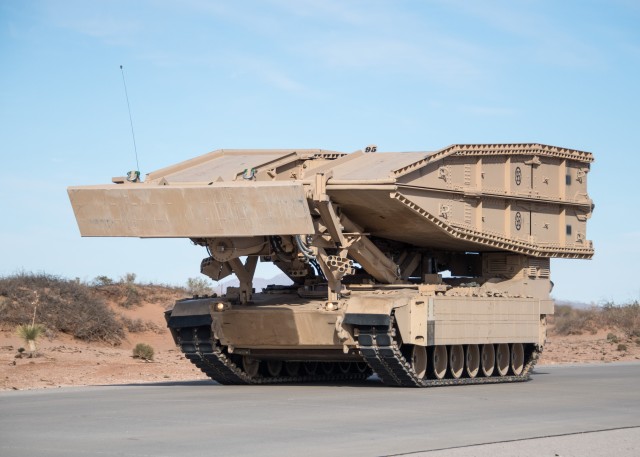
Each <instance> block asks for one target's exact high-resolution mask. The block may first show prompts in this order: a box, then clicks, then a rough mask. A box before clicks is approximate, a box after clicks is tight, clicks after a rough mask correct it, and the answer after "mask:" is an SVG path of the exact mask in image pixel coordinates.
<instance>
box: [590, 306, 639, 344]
mask: <svg viewBox="0 0 640 457" xmlns="http://www.w3.org/2000/svg"><path fill="white" fill-rule="evenodd" d="M600 319H601V321H602V323H601V325H602V326H603V327H609V328H618V329H620V330H621V331H623V332H624V333H625V335H626V336H627V337H629V338H633V337H636V336H640V303H638V302H637V301H635V302H632V303H629V304H626V305H620V306H618V305H615V304H613V303H606V304H604V305H603V306H602V312H601V314H600Z"/></svg>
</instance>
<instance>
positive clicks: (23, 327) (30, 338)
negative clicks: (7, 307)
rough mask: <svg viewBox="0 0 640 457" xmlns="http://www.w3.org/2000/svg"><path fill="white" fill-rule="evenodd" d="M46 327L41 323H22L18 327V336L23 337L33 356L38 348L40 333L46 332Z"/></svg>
mask: <svg viewBox="0 0 640 457" xmlns="http://www.w3.org/2000/svg"><path fill="white" fill-rule="evenodd" d="M44 331H45V328H44V326H42V325H40V324H35V323H31V324H20V325H18V328H17V329H16V333H18V336H19V337H20V338H22V339H23V340H24V341H25V343H27V345H28V346H29V352H31V356H33V355H34V354H35V352H36V350H37V347H36V342H37V341H38V338H40V335H41V334H42V333H44Z"/></svg>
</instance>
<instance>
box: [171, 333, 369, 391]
mask: <svg viewBox="0 0 640 457" xmlns="http://www.w3.org/2000/svg"><path fill="white" fill-rule="evenodd" d="M175 330H176V334H177V337H178V338H177V342H178V344H179V346H180V349H181V350H182V352H183V353H184V355H185V357H186V358H187V359H189V360H190V361H191V362H192V363H193V364H194V365H195V366H197V367H198V368H199V369H200V370H202V372H204V373H205V374H206V375H207V376H209V377H210V378H211V379H213V380H214V381H217V382H219V383H220V384H227V385H234V384H236V385H237V384H284V383H305V382H344V381H362V380H364V379H367V378H368V377H369V376H371V372H370V371H369V370H366V371H364V372H362V373H331V374H321V373H318V374H308V375H299V376H262V375H257V376H253V377H251V376H249V375H247V373H246V372H245V371H244V370H243V369H242V368H241V367H240V366H238V365H237V364H236V363H235V362H234V361H233V360H232V356H230V354H228V353H226V351H225V350H224V349H223V348H222V347H221V346H220V345H219V344H218V342H217V341H216V340H215V338H214V337H213V334H212V332H211V328H210V327H207V326H200V327H186V328H178V329H175Z"/></svg>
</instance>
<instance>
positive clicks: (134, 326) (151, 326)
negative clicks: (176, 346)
mask: <svg viewBox="0 0 640 457" xmlns="http://www.w3.org/2000/svg"><path fill="white" fill-rule="evenodd" d="M120 322H122V325H124V327H125V328H126V329H127V331H128V332H129V333H141V332H154V333H161V332H162V331H164V329H163V328H161V327H160V326H159V325H158V324H156V323H155V322H152V321H143V320H142V319H140V318H136V319H131V318H130V317H127V316H125V315H124V314H121V315H120Z"/></svg>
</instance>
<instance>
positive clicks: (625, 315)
mask: <svg viewBox="0 0 640 457" xmlns="http://www.w3.org/2000/svg"><path fill="white" fill-rule="evenodd" d="M552 323H553V326H552V331H553V332H554V333H555V334H557V335H581V334H583V333H596V332H597V331H598V330H615V331H618V332H621V333H622V334H624V336H625V337H626V338H634V337H640V303H638V302H633V303H628V304H625V305H615V304H613V303H606V304H604V305H602V306H593V307H591V308H588V309H578V308H574V307H572V306H571V305H557V306H556V310H555V314H554V316H553V318H552ZM610 335H611V338H608V339H610V340H611V342H617V338H618V337H617V336H616V334H615V333H610ZM614 340H615V341H614Z"/></svg>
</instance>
